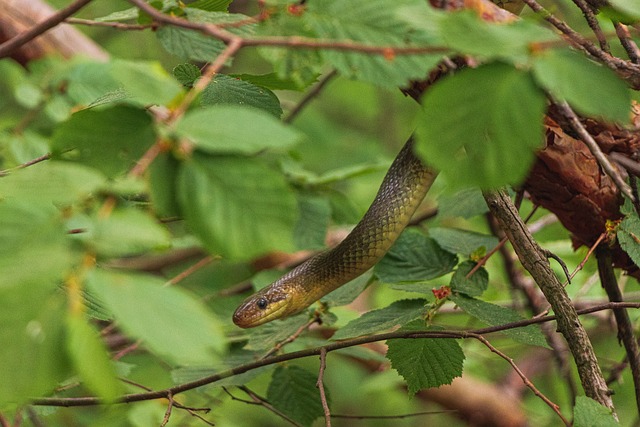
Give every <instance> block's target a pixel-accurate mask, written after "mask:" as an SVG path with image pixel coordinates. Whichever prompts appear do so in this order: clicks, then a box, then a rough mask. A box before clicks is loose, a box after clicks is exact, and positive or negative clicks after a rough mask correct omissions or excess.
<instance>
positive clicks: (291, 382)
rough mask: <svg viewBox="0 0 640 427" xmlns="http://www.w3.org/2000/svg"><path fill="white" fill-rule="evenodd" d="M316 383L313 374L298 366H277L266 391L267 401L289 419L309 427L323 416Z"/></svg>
mask: <svg viewBox="0 0 640 427" xmlns="http://www.w3.org/2000/svg"><path fill="white" fill-rule="evenodd" d="M316 381H317V377H316V375H315V374H312V373H311V372H309V371H307V370H305V369H303V368H300V367H298V366H278V367H277V368H276V370H275V371H274V372H273V376H272V377H271V382H270V383H269V388H268V389H267V400H268V401H269V403H271V404H272V405H273V406H274V407H275V408H276V409H278V410H280V411H282V412H283V413H284V414H286V415H287V416H289V417H290V418H291V419H293V420H295V421H297V422H299V423H300V424H302V425H304V426H310V425H311V423H313V421H314V420H315V419H316V418H318V417H321V416H322V414H323V410H322V403H321V401H320V391H319V390H318V388H317V387H316ZM327 400H329V398H328V396H327Z"/></svg>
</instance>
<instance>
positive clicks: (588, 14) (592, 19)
mask: <svg viewBox="0 0 640 427" xmlns="http://www.w3.org/2000/svg"><path fill="white" fill-rule="evenodd" d="M573 2H574V3H575V4H576V6H578V8H579V9H580V10H581V11H582V14H583V15H584V19H585V20H586V21H587V24H588V25H589V28H591V31H593V34H595V36H596V39H597V40H598V44H599V45H600V49H602V50H603V51H605V52H607V53H609V54H610V53H611V48H610V47H609V42H608V41H607V37H606V36H605V35H604V33H603V32H602V28H600V24H599V23H598V18H596V15H595V13H593V9H591V6H589V4H588V3H587V2H586V1H585V0H573Z"/></svg>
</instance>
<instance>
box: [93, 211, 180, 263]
mask: <svg viewBox="0 0 640 427" xmlns="http://www.w3.org/2000/svg"><path fill="white" fill-rule="evenodd" d="M170 244H171V236H170V234H169V232H168V230H167V229H166V228H165V227H163V226H162V225H160V224H158V223H157V222H156V220H155V219H154V218H153V217H152V216H151V215H148V214H146V213H144V212H142V211H141V210H139V209H135V208H121V209H116V210H114V211H113V212H111V214H110V215H109V216H108V217H104V218H102V217H100V218H97V219H96V221H95V226H94V229H93V230H92V233H91V239H90V245H91V246H92V247H93V249H94V250H95V251H96V253H98V254H99V255H103V256H107V257H116V256H129V255H137V254H142V253H145V252H149V251H153V250H158V249H166V248H168V247H169V246H170Z"/></svg>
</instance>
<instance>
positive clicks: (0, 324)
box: [0, 223, 71, 407]
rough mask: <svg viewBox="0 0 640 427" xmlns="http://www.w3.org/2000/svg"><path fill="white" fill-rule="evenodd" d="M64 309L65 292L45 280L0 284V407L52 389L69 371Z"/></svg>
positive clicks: (3, 274) (41, 394) (22, 402)
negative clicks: (65, 344) (65, 345)
mask: <svg viewBox="0 0 640 427" xmlns="http://www.w3.org/2000/svg"><path fill="white" fill-rule="evenodd" d="M3 224H4V223H3ZM3 228H6V227H3ZM27 259H29V258H27ZM31 260H32V261H33V260H35V258H34V259H31ZM23 262H24V261H23ZM32 264H33V263H30V265H29V266H23V267H24V268H30V267H31V265H32ZM0 268H2V267H0ZM1 271H2V276H5V274H6V273H5V272H6V270H5V269H3V268H2V270H1ZM65 307H66V301H65V299H64V295H63V294H62V293H60V292H57V290H55V284H54V283H51V282H49V281H46V282H45V281H44V280H41V281H35V282H33V283H31V284H29V285H27V284H21V285H20V286H11V287H5V286H0V348H2V351H0V364H1V365H2V381H0V407H4V406H5V404H8V403H12V404H17V405H22V404H26V403H28V401H29V400H30V399H31V398H33V397H36V396H43V395H46V394H48V393H51V392H52V391H53V390H54V388H55V387H56V386H57V385H58V384H59V383H60V382H61V381H63V380H64V379H66V378H68V376H69V375H70V374H71V372H70V369H69V361H68V359H67V357H66V354H65V352H64V351H62V349H63V348H64V314H65Z"/></svg>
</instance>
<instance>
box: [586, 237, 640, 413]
mask: <svg viewBox="0 0 640 427" xmlns="http://www.w3.org/2000/svg"><path fill="white" fill-rule="evenodd" d="M596 258H597V260H598V274H599V275H600V283H601V284H602V287H603V288H604V290H605V292H606V293H607V295H608V296H609V300H610V301H612V302H621V301H622V292H620V287H619V286H618V281H617V279H616V275H615V273H614V271H613V261H612V257H611V250H610V249H609V248H608V247H607V246H606V245H603V246H599V247H598V250H597V252H596ZM613 315H614V317H615V318H616V324H617V325H618V340H619V341H621V342H622V344H623V345H624V348H625V350H626V352H627V360H628V362H629V366H630V368H631V376H632V378H633V386H634V390H635V394H636V408H637V409H638V413H640V349H638V342H637V341H636V338H635V336H634V334H633V325H632V324H631V319H629V313H627V311H626V310H623V309H617V308H616V309H613Z"/></svg>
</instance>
